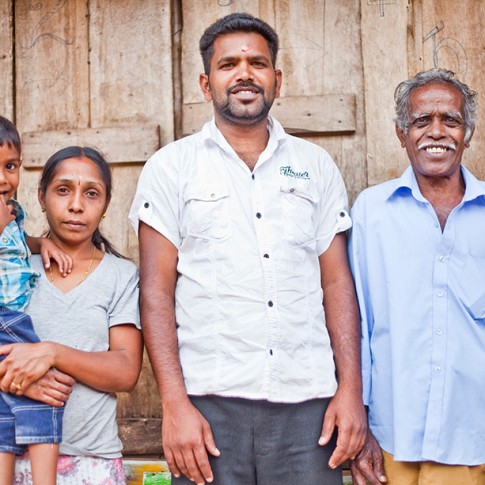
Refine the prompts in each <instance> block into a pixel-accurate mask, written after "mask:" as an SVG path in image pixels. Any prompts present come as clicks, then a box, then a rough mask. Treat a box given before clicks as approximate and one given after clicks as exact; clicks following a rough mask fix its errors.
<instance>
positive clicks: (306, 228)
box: [130, 14, 366, 485]
mask: <svg viewBox="0 0 485 485" xmlns="http://www.w3.org/2000/svg"><path fill="white" fill-rule="evenodd" d="M200 50H201V54H202V58H203V61H204V69H205V73H203V74H201V75H200V86H201V89H202V92H203V94H204V97H205V99H206V100H207V101H211V102H212V103H213V106H214V119H213V120H212V122H210V123H207V124H206V125H205V126H204V128H203V130H202V131H201V132H199V133H197V134H195V135H193V136H190V137H187V138H184V139H182V140H178V141H176V142H174V143H171V144H169V145H167V146H166V147H164V148H162V149H161V150H159V151H158V152H157V153H155V154H154V155H153V156H152V157H151V158H150V160H149V161H148V162H147V164H146V166H145V168H144V170H143V172H142V175H141V177H140V181H139V185H138V190H137V194H136V196H135V200H134V202H133V206H132V210H131V214H130V218H131V220H132V222H133V225H134V227H135V228H136V229H137V230H138V231H139V239H140V265H141V315H142V322H143V331H144V337H145V343H146V346H147V350H148V354H149V356H150V360H151V363H152V367H153V370H154V373H155V377H156V379H157V383H158V387H159V391H160V395H161V398H162V411H163V424H162V441H163V450H164V454H165V457H166V459H167V461H168V463H169V466H170V469H171V471H172V474H173V483H175V484H183V483H190V482H191V481H193V482H196V483H197V484H200V483H205V482H209V483H211V482H214V483H217V484H244V485H250V484H276V483H284V482H288V483H290V482H291V483H305V484H306V485H312V484H315V485H316V484H317V483H318V484H321V483H325V484H340V483H341V474H340V471H339V468H338V467H339V465H340V464H341V463H342V462H343V461H344V460H346V459H348V458H352V457H354V456H355V455H356V453H357V452H358V451H359V450H360V448H361V447H362V445H363V442H364V439H365V433H366V424H365V423H366V417H365V412H364V409H363V405H362V397H361V389H362V386H361V381H360V354H359V316H358V309H357V303H356V297H355V292H354V286H353V282H352V278H351V274H350V270H349V267H348V262H347V251H346V236H345V231H346V230H347V229H348V228H349V227H350V225H351V222H350V218H349V216H348V213H347V197H346V193H345V187H344V184H343V181H342V178H341V175H340V173H339V172H338V169H337V167H336V166H335V164H334V162H333V161H332V159H331V158H330V157H329V155H328V154H327V153H326V152H325V151H324V150H323V149H322V148H320V147H318V146H316V145H314V144H311V143H309V142H307V141H304V140H301V139H297V138H295V137H292V136H289V135H287V134H286V133H285V132H284V130H283V128H282V127H281V125H280V124H279V123H278V122H277V121H276V120H274V119H272V118H270V117H269V116H268V112H269V109H270V108H271V106H272V104H273V101H274V99H275V98H276V97H278V95H279V91H280V86H281V78H282V74H281V71H279V70H277V69H275V62H276V53H277V50H278V37H277V35H276V33H275V32H274V30H273V29H272V28H271V27H270V26H269V25H267V24H266V23H265V22H263V21H261V20H259V19H256V18H254V17H252V16H251V15H248V14H231V15H228V16H227V17H224V18H222V19H220V20H218V21H217V22H215V23H214V24H213V25H211V26H210V27H209V28H208V29H207V30H206V31H205V33H204V35H203V36H202V38H201V40H200ZM322 289H323V291H322ZM323 294H325V299H324V305H322V301H323ZM324 307H325V313H324ZM334 362H335V364H334ZM337 382H338V384H337ZM336 428H338V437H337V436H336V434H337V433H336V432H335V431H336ZM184 475H185V476H184Z"/></svg>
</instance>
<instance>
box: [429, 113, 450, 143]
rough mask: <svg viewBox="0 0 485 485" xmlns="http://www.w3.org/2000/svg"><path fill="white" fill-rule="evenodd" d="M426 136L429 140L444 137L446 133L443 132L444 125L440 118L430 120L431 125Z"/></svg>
mask: <svg viewBox="0 0 485 485" xmlns="http://www.w3.org/2000/svg"><path fill="white" fill-rule="evenodd" d="M428 135H429V136H430V137H431V138H435V139H438V138H442V137H443V136H446V133H445V130H444V124H443V122H442V121H441V119H440V118H438V117H435V118H433V119H432V120H431V124H430V125H429V130H428Z"/></svg>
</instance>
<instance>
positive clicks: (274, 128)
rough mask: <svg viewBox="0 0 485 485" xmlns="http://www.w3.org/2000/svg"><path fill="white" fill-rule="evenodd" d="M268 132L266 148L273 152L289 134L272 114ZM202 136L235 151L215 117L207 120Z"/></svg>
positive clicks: (232, 151)
mask: <svg viewBox="0 0 485 485" xmlns="http://www.w3.org/2000/svg"><path fill="white" fill-rule="evenodd" d="M267 126H268V132H269V139H268V144H267V146H266V149H265V151H266V150H268V149H269V150H270V151H271V152H273V151H274V150H276V148H277V146H278V145H279V144H280V143H283V142H284V141H285V140H286V139H287V138H288V134H287V133H286V132H285V130H284V128H283V127H282V126H281V123H279V121H277V120H276V119H274V118H273V117H272V116H269V117H268V125H267ZM201 134H202V138H203V139H204V140H205V141H206V140H211V141H213V142H214V143H216V144H217V145H218V146H219V147H220V148H221V149H222V150H224V151H225V152H230V153H234V149H233V148H232V147H231V145H229V143H228V142H227V140H226V139H225V138H224V135H223V134H222V133H221V131H220V130H219V128H217V125H216V121H215V119H214V118H212V119H211V121H209V122H207V123H206V124H205V125H204V126H203V128H202V131H201Z"/></svg>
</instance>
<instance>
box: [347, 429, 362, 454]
mask: <svg viewBox="0 0 485 485" xmlns="http://www.w3.org/2000/svg"><path fill="white" fill-rule="evenodd" d="M364 443H365V431H364V430H359V429H355V427H354V429H353V431H352V432H351V434H350V439H349V444H348V449H347V451H348V454H349V458H350V459H351V460H354V459H355V457H356V455H357V453H359V451H360V450H361V449H362V447H363V446H364Z"/></svg>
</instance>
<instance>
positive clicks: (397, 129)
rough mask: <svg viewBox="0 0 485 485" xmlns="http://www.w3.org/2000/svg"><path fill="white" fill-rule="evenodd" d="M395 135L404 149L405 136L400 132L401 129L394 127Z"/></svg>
mask: <svg viewBox="0 0 485 485" xmlns="http://www.w3.org/2000/svg"><path fill="white" fill-rule="evenodd" d="M396 135H397V137H398V138H399V141H400V142H401V146H402V147H403V148H405V147H406V134H405V133H404V131H402V128H400V127H399V126H397V125H396Z"/></svg>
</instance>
